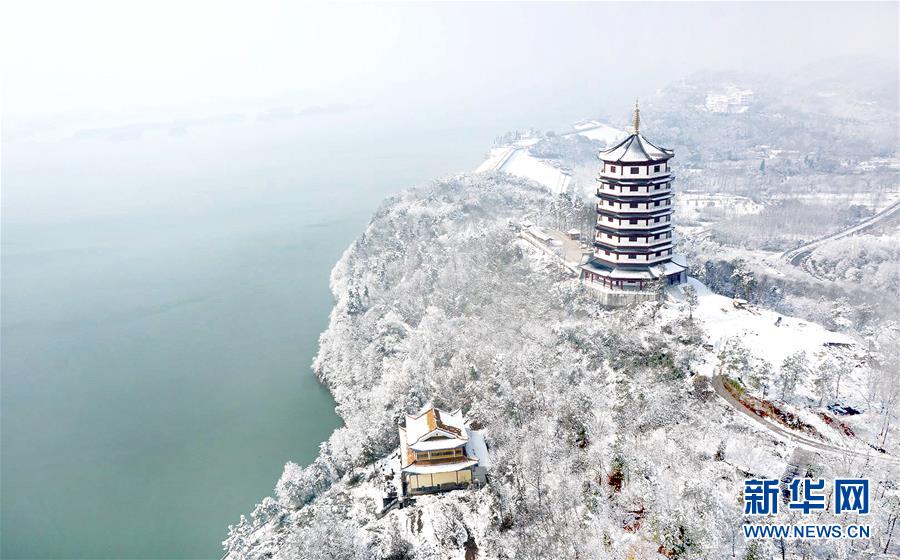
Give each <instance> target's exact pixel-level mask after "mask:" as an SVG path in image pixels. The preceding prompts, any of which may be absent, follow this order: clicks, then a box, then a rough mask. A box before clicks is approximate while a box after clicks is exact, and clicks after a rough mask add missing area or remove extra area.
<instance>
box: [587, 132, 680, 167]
mask: <svg viewBox="0 0 900 560" xmlns="http://www.w3.org/2000/svg"><path fill="white" fill-rule="evenodd" d="M674 155H675V152H674V151H672V150H668V149H666V148H660V147H659V146H657V145H655V144H653V143H652V142H650V141H649V140H647V139H646V138H644V137H643V136H642V135H641V134H640V133H634V134H632V135H631V136H629V137H628V138H626V139H625V140H622V141H621V142H619V143H618V144H616V145H615V146H613V147H612V148H609V149H608V150H601V151H600V159H601V160H603V161H605V162H607V163H647V162H653V161H665V160H667V159H669V158H671V157H673V156H674Z"/></svg>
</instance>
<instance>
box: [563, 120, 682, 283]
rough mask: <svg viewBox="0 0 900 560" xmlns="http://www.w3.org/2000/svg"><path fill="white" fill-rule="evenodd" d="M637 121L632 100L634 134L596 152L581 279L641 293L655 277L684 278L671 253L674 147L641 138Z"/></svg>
mask: <svg viewBox="0 0 900 560" xmlns="http://www.w3.org/2000/svg"><path fill="white" fill-rule="evenodd" d="M640 124H641V123H640V111H639V109H638V106H637V103H635V106H634V133H633V134H631V135H630V136H629V137H628V138H626V139H625V140H623V141H621V142H619V143H618V144H616V145H615V146H613V147H612V148H609V149H608V150H603V151H601V152H600V160H601V161H602V162H603V165H602V167H601V169H600V176H599V177H598V178H597V181H598V186H597V227H596V231H595V235H594V243H593V244H594V254H593V258H592V260H590V261H589V262H588V263H587V264H585V265H583V266H582V267H581V278H582V279H583V280H584V281H585V282H588V283H589V284H590V285H592V286H594V287H598V288H602V289H604V290H607V291H615V292H646V291H648V290H650V289H651V286H652V285H654V284H655V283H656V282H655V281H656V280H657V279H659V278H663V279H665V282H667V283H669V284H680V283H681V282H685V281H686V280H687V273H686V269H687V265H686V262H685V260H684V257H682V256H680V255H675V254H673V251H674V241H675V239H674V233H673V222H672V215H673V212H674V207H673V201H672V183H673V182H674V181H675V177H674V175H672V171H671V169H670V168H669V160H670V159H672V157H673V156H674V155H675V152H674V151H672V150H667V149H666V148H660V147H659V146H656V145H655V144H652V143H651V142H650V141H648V140H647V139H646V138H644V137H643V136H642V135H641V133H640Z"/></svg>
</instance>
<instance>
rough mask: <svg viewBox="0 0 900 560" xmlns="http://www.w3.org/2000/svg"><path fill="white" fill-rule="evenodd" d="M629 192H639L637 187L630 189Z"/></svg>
mask: <svg viewBox="0 0 900 560" xmlns="http://www.w3.org/2000/svg"><path fill="white" fill-rule="evenodd" d="M628 190H630V191H631V192H637V187H630V188H629V189H628Z"/></svg>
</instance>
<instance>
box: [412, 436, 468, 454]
mask: <svg viewBox="0 0 900 560" xmlns="http://www.w3.org/2000/svg"><path fill="white" fill-rule="evenodd" d="M465 444H466V440H464V439H459V438H441V439H426V440H422V441H417V442H415V443H412V444H410V445H409V448H410V449H412V450H413V451H434V450H435V449H456V448H457V447H462V446H463V445H465Z"/></svg>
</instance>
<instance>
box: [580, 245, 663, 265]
mask: <svg viewBox="0 0 900 560" xmlns="http://www.w3.org/2000/svg"><path fill="white" fill-rule="evenodd" d="M657 252H659V253H660V254H659V255H657V254H656V253H614V252H612V251H602V250H601V251H594V257H595V258H596V259H598V260H600V261H601V262H605V263H607V264H610V265H619V266H622V265H654V264H659V263H662V262H666V261H668V260H670V259H671V258H672V253H673V249H671V248H669V249H664V250H662V251H657ZM607 253H608V254H607Z"/></svg>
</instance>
